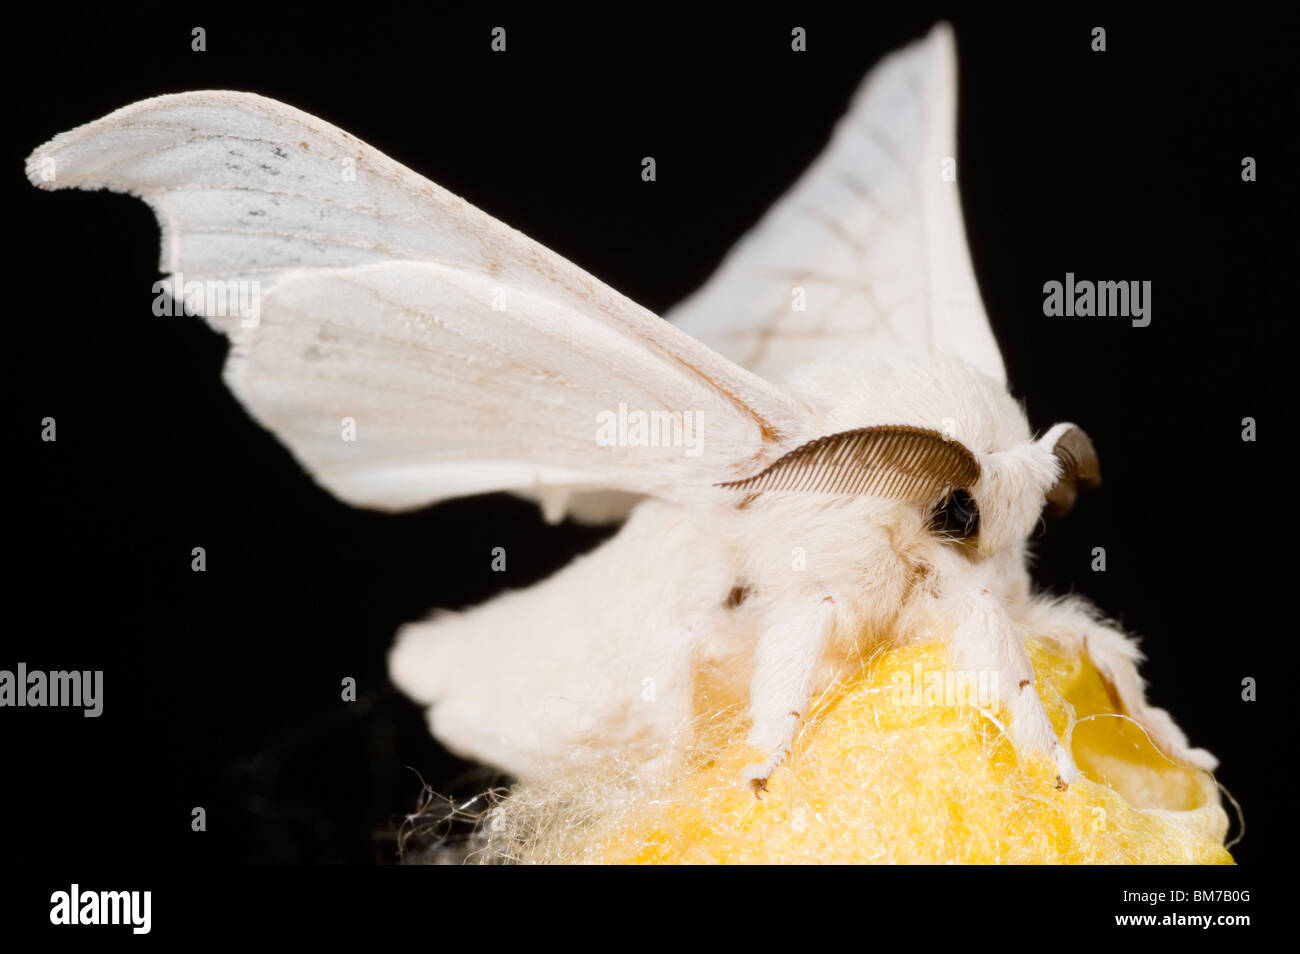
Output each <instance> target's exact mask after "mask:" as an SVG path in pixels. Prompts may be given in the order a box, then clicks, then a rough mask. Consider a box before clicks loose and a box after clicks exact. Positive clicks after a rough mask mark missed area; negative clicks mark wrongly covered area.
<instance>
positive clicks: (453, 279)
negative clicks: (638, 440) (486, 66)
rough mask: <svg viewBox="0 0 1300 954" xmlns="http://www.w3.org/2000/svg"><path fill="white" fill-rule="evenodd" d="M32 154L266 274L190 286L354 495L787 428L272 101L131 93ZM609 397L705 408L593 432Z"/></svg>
mask: <svg viewBox="0 0 1300 954" xmlns="http://www.w3.org/2000/svg"><path fill="white" fill-rule="evenodd" d="M27 168H28V175H29V177H30V178H31V180H32V182H33V183H35V184H36V185H38V186H41V187H43V188H70V187H78V188H86V189H96V188H107V189H113V190H117V191H124V192H130V193H132V194H135V195H138V196H140V197H141V198H143V199H144V200H145V201H147V202H148V203H149V204H150V205H151V206H152V207H153V208H154V210H155V212H156V213H157V215H158V218H159V221H160V223H161V225H162V231H163V243H162V268H163V270H164V271H165V272H168V273H171V274H172V275H174V276H178V278H177V279H176V280H177V284H178V285H179V284H180V279H179V276H182V275H183V281H184V283H185V285H186V286H187V287H188V286H189V283H191V282H195V283H207V286H206V287H207V288H208V289H211V288H212V287H214V286H215V287H220V288H226V287H227V286H226V285H224V284H222V283H230V282H253V281H256V282H258V283H259V286H258V291H259V292H260V294H259V296H258V298H257V302H258V304H259V305H260V314H259V315H252V314H251V313H250V314H243V313H242V312H241V311H240V310H239V309H236V308H232V307H230V305H229V304H228V303H227V305H225V306H224V307H223V306H222V305H221V303H220V302H219V301H217V300H216V299H213V300H211V301H207V302H206V304H205V305H204V306H203V311H204V313H205V315H206V316H207V317H208V318H209V320H210V321H211V323H212V324H213V325H214V326H216V327H217V328H219V329H220V330H221V331H223V332H224V333H225V334H227V335H228V336H229V337H230V339H231V341H232V349H231V356H230V359H229V361H228V363H227V368H226V380H227V382H228V383H229V384H230V386H231V388H232V389H233V390H234V392H235V393H236V394H237V395H238V396H239V398H240V399H241V400H242V401H243V403H244V405H245V406H246V407H247V409H248V410H249V412H250V413H251V414H252V415H253V416H254V417H255V418H257V419H258V420H259V421H261V422H262V423H263V424H264V425H266V426H267V427H268V428H269V429H270V430H271V431H272V432H273V433H275V434H276V435H277V436H278V437H279V438H280V439H281V440H282V441H283V442H284V443H285V444H287V445H288V446H289V448H290V449H291V450H292V451H293V453H294V454H295V456H296V457H297V458H298V459H299V460H300V461H301V462H302V464H303V465H304V466H305V467H306V468H307V470H308V471H309V472H310V473H311V474H312V475H313V476H314V477H315V478H316V479H317V480H318V481H319V482H320V483H321V484H323V485H324V486H325V487H326V488H328V489H329V490H331V491H332V492H334V493H335V494H337V495H338V496H339V497H341V498H342V499H344V500H346V501H348V502H349V503H353V504H357V505H361V506H369V507H376V508H381V509H400V508H407V507H414V506H419V505H422V504H425V503H430V502H433V501H436V500H441V499H445V498H448V497H454V496H459V495H464V494H474V493H481V492H487V491H494V490H510V489H519V488H524V489H528V488H531V489H532V491H533V492H537V491H539V490H545V491H548V492H550V491H563V492H567V491H569V490H572V489H574V488H578V489H602V488H603V489H614V490H620V491H630V492H633V493H665V494H669V495H671V494H672V492H674V491H676V490H679V489H682V488H686V489H689V488H690V487H692V486H695V485H703V486H707V485H708V484H710V483H712V482H716V481H717V480H719V478H721V479H727V478H734V477H737V476H741V475H742V474H743V473H746V472H749V471H750V470H752V469H753V464H754V462H755V461H756V460H760V459H768V458H770V457H771V453H772V450H773V448H774V447H775V445H776V444H777V443H779V442H780V441H781V440H782V438H783V437H785V436H786V435H788V434H789V433H791V432H792V431H797V430H798V429H799V427H800V421H801V418H800V415H799V412H798V410H797V409H796V408H795V407H794V406H793V405H792V404H791V402H790V401H789V399H787V398H786V397H785V396H783V395H782V394H781V393H780V392H779V391H777V390H776V389H775V388H773V387H772V386H771V385H769V384H767V383H766V382H764V381H763V380H761V379H759V378H758V377H756V376H754V375H753V374H751V373H749V372H747V371H744V370H743V369H741V368H739V367H737V366H736V365H734V364H732V363H731V362H729V361H727V360H726V359H724V358H722V357H720V356H719V355H717V354H716V353H714V352H713V351H711V350H710V349H708V348H707V347H704V346H702V345H701V344H699V343H698V342H696V341H694V340H693V339H691V338H690V337H689V336H688V335H686V334H685V333H683V332H681V331H680V330H678V329H677V328H674V327H673V326H671V325H669V324H668V323H667V322H665V321H663V320H662V319H660V318H658V317H656V316H655V315H653V314H651V313H650V312H648V311H646V310H645V309H643V308H641V307H639V306H637V305H636V304H634V303H633V302H631V301H629V300H628V299H626V298H624V297H623V296H622V295H620V294H618V293H617V292H615V291H613V290H612V289H610V288H608V287H606V286H605V285H603V284H601V283H600V282H599V281H597V280H596V279H594V278H592V277H591V276H590V275H588V274H587V273H585V272H583V271H582V270H581V269H579V268H577V267H576V266H574V265H573V264H571V263H570V262H568V261H566V260H565V259H563V258H561V257H560V256H558V255H556V254H554V253H552V252H551V251H549V250H548V249H546V248H544V247H543V246H541V245H539V244H537V243H536V242H533V241H531V240H530V239H528V238H527V237H526V236H524V235H522V234H520V233H519V232H517V231H515V230H513V229H511V228H509V227H507V226H505V225H502V224H501V223H499V222H497V221H496V220H494V219H492V218H491V217H490V216H488V215H486V214H484V213H483V212H481V211H479V210H478V209H476V208H474V207H473V206H471V205H469V204H468V203H466V202H465V201H463V200H461V199H459V198H457V197H455V196H453V195H451V194H450V193H448V192H446V191H445V190H443V189H441V188H439V187H438V186H436V185H434V184H433V183H432V182H429V181H428V180H426V179H424V178H422V177H420V176H418V175H416V174H415V173H413V172H411V171H410V170H408V169H406V168H405V167H403V166H402V165H400V164H398V163H396V162H394V161H393V160H391V159H389V158H387V157H386V156H384V155H382V154H381V153H379V152H378V151H377V150H375V149H373V148H371V147H369V146H367V145H365V144H364V143H362V142H361V141H359V140H357V139H356V138H355V137H353V136H350V135H348V134H347V133H345V132H343V131H342V130H339V129H337V128H335V127H333V126H331V125H329V124H328V123H325V122H323V121H321V120H319V119H316V118H315V117H312V116H309V115H308V114H306V113H303V112H301V111H300V110H297V109H294V108H292V107H289V106H285V105H284V104H282V103H278V102H276V101H274V100H270V99H266V98H264V97H260V96H256V95H252V94H248V93H234V92H195V93H182V94H178V95H171V96H162V97H158V98H156V99H149V100H144V101H142V102H139V103H135V104H134V105H131V106H127V107H125V108H123V109H120V110H118V111H116V112H114V113H112V114H110V115H108V116H106V117H104V118H102V119H100V120H97V121H96V122H93V123H90V124H88V125H86V126H82V127H79V128H78V129H74V130H72V131H71V132H67V133H64V134H62V135H60V136H57V137H55V139H54V140H52V141H51V142H50V143H48V144H46V145H45V146H43V147H41V148H40V149H38V150H36V152H35V153H33V154H32V156H31V157H30V158H29V159H28V165H27ZM196 287H200V288H203V287H204V286H196ZM229 287H230V290H231V291H232V292H234V291H235V290H236V289H235V286H229ZM244 287H245V288H246V287H247V286H244ZM236 297H237V296H236ZM214 303H215V304H214ZM254 319H256V323H254ZM620 405H622V406H623V407H625V408H626V409H627V410H628V411H629V412H632V413H633V414H635V413H646V414H649V413H652V412H690V413H692V414H694V415H697V419H698V420H699V421H700V422H702V423H701V428H702V430H701V433H702V437H703V446H702V448H701V452H700V454H699V456H698V457H692V456H689V455H688V454H686V453H684V448H683V447H682V446H677V447H658V448H655V447H636V446H626V442H625V443H624V446H618V445H617V444H616V445H615V446H603V445H602V443H601V442H600V441H599V440H598V436H599V435H598V415H600V414H602V413H609V414H612V415H615V416H618V413H619V410H620ZM345 419H347V420H345ZM625 433H626V431H624V432H623V434H620V435H618V436H620V437H622V436H624V435H625ZM350 437H355V439H349V438H350ZM679 443H682V442H679Z"/></svg>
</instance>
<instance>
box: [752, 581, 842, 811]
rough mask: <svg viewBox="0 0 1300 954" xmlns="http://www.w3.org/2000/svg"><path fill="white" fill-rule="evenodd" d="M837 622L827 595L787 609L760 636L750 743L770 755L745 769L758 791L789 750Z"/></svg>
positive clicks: (761, 789) (755, 667)
mask: <svg viewBox="0 0 1300 954" xmlns="http://www.w3.org/2000/svg"><path fill="white" fill-rule="evenodd" d="M834 624H835V601H834V600H833V599H832V598H831V597H829V596H828V597H826V598H825V599H822V600H820V601H818V602H816V603H812V604H811V605H809V604H802V605H799V606H796V607H793V608H791V609H789V610H787V611H786V612H785V613H783V614H782V615H780V616H779V617H777V619H776V620H775V621H774V622H773V623H772V624H771V625H770V626H768V627H767V628H766V629H764V630H763V632H762V633H761V635H760V636H759V638H758V648H757V651H756V654H755V660H754V677H753V680H752V681H751V682H750V686H749V715H750V719H751V720H752V721H751V726H750V730H749V743H750V744H751V745H753V746H756V747H757V748H758V749H760V750H761V751H763V752H764V753H766V757H765V758H764V759H763V760H762V761H761V762H755V763H754V764H752V765H750V766H748V767H746V769H745V771H744V772H743V773H742V778H743V779H744V780H745V781H746V782H748V783H749V784H750V785H751V786H752V787H753V789H754V794H755V795H757V794H758V793H759V792H760V791H765V790H766V789H767V779H768V777H769V776H770V775H771V774H772V772H774V771H775V770H776V769H777V767H778V766H780V764H781V763H782V762H784V761H785V758H786V756H788V755H789V754H790V747H791V746H792V745H793V744H794V736H795V733H796V732H797V731H798V730H799V726H800V724H802V722H803V719H804V717H805V716H807V714H808V697H809V696H810V695H811V693H812V681H813V673H814V672H815V670H816V668H817V663H818V661H819V660H820V659H821V657H822V653H823V652H824V651H825V649H826V640H827V638H828V637H829V636H830V633H831V629H832V627H833V626H834Z"/></svg>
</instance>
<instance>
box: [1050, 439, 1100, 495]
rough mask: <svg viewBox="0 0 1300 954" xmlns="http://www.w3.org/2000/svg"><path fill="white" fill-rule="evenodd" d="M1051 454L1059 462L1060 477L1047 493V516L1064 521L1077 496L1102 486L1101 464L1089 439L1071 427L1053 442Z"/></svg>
mask: <svg viewBox="0 0 1300 954" xmlns="http://www.w3.org/2000/svg"><path fill="white" fill-rule="evenodd" d="M1052 453H1053V454H1055V455H1056V457H1057V459H1058V460H1060V462H1061V476H1060V479H1058V480H1057V481H1056V483H1055V485H1053V487H1052V489H1051V490H1049V491H1048V492H1047V503H1048V512H1049V513H1050V514H1051V515H1052V516H1054V517H1064V516H1065V515H1066V514H1067V513H1069V512H1070V510H1071V509H1072V508H1073V507H1074V501H1075V500H1076V499H1077V498H1078V496H1079V494H1080V493H1082V492H1083V491H1085V490H1092V488H1094V487H1096V486H1097V485H1098V484H1100V483H1101V461H1100V460H1099V459H1098V458H1097V449H1096V448H1095V447H1093V446H1092V441H1091V440H1090V439H1089V438H1088V435H1087V434H1085V433H1084V432H1083V429H1082V428H1079V427H1075V426H1074V425H1073V424H1071V425H1070V426H1069V427H1068V428H1066V430H1065V431H1064V432H1062V434H1061V436H1060V437H1058V438H1057V439H1056V443H1055V444H1054V445H1052Z"/></svg>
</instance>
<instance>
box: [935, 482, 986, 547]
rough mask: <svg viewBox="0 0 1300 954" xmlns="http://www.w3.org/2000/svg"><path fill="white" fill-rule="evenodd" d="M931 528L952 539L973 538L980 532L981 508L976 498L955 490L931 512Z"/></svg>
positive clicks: (963, 539) (964, 539)
mask: <svg viewBox="0 0 1300 954" xmlns="http://www.w3.org/2000/svg"><path fill="white" fill-rule="evenodd" d="M930 528H931V529H932V530H934V532H935V533H937V534H939V535H940V536H943V537H947V538H948V539H950V540H962V541H966V540H971V539H974V538H975V537H976V536H977V535H978V534H979V532H980V509H979V507H978V506H976V504H975V498H973V497H972V496H971V495H970V494H968V493H966V491H964V490H954V491H953V492H952V493H950V494H949V495H948V496H947V498H946V499H945V500H944V501H943V503H941V504H939V506H937V507H935V508H934V512H933V513H931V514H930Z"/></svg>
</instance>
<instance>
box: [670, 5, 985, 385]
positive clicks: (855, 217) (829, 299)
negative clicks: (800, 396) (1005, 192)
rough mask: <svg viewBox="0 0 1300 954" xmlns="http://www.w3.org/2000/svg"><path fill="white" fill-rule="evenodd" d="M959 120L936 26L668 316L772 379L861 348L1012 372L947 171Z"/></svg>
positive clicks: (859, 101) (866, 89)
mask: <svg viewBox="0 0 1300 954" xmlns="http://www.w3.org/2000/svg"><path fill="white" fill-rule="evenodd" d="M956 121H957V120H956V56H955V53H954V49H953V40H952V33H951V30H950V29H949V28H948V27H947V25H946V24H941V25H939V26H937V27H935V28H934V29H933V30H932V31H931V32H930V35H929V36H928V37H927V38H926V39H924V40H922V41H919V42H917V43H914V44H912V45H911V46H909V47H907V48H906V49H903V50H901V51H899V52H897V53H894V54H892V55H891V56H889V57H888V58H887V59H885V60H884V61H883V62H882V63H881V64H880V65H879V66H878V67H877V68H876V69H875V70H873V71H872V73H871V74H870V75H869V76H868V77H867V79H866V81H865V82H864V84H863V86H862V88H861V89H860V90H859V91H858V92H857V93H856V94H855V96H854V99H853V103H852V105H851V106H850V108H849V112H848V114H847V115H846V116H845V117H844V118H843V119H842V120H841V121H840V123H839V126H838V127H837V128H836V130H835V133H834V136H833V137H832V139H831V143H830V145H829V146H828V147H827V149H826V150H825V152H823V153H822V155H821V156H820V157H819V158H818V159H817V161H816V162H815V163H814V164H813V165H812V166H811V167H810V168H809V169H808V171H807V172H806V173H804V175H803V177H802V178H800V179H799V181H798V182H797V183H796V184H795V185H794V186H793V187H792V188H791V189H790V191H789V192H788V193H787V194H786V195H785V196H784V197H782V198H781V199H780V200H779V201H778V202H777V203H776V204H775V205H774V206H772V208H771V209H770V210H769V211H768V212H767V213H766V214H765V215H764V217H763V218H762V220H761V221H760V222H759V223H758V225H757V226H755V227H754V228H753V230H751V231H750V232H749V233H748V234H747V235H746V236H745V237H744V238H743V239H742V240H741V241H740V242H739V243H738V244H737V245H736V247H735V248H733V249H732V250H731V252H730V253H729V254H728V255H727V257H726V259H725V260H724V261H723V263H722V265H721V266H720V267H719V269H718V270H717V272H716V273H715V274H714V275H713V276H712V277H711V278H710V279H709V281H708V282H707V283H706V284H705V285H704V286H703V287H702V288H701V289H700V290H699V291H697V292H696V293H695V294H694V295H692V296H691V297H690V298H688V299H686V300H685V301H684V302H682V303H681V304H679V305H677V306H676V307H675V308H674V309H673V310H672V311H670V312H669V313H668V316H667V317H668V318H669V319H670V320H672V321H673V322H674V323H676V324H677V325H678V326H679V327H681V328H682V329H684V330H685V331H687V332H689V333H690V334H691V335H692V336H694V337H696V338H698V339H699V340H701V341H703V342H705V343H706V344H708V345H709V346H710V347H712V348H714V349H715V350H717V351H718V352H719V353H721V354H723V355H725V356H727V357H729V358H731V359H732V360H733V361H735V362H737V363H738V364H742V365H744V366H745V367H747V368H749V369H750V370H752V371H755V372H757V373H758V374H760V375H762V376H764V377H766V378H769V379H772V380H777V379H780V378H781V377H782V376H783V375H784V374H785V373H786V372H787V371H789V370H790V369H792V368H794V367H797V366H799V365H801V364H805V363H809V362H814V361H818V360H822V359H825V358H833V357H835V356H837V355H839V354H843V353H844V351H845V350H846V349H851V348H858V347H861V346H864V345H865V346H868V347H872V348H876V349H879V350H882V351H883V350H886V349H888V350H895V349H900V348H901V349H906V350H915V351H924V352H934V351H945V352H949V353H952V354H955V355H957V356H958V357H960V358H962V359H964V360H965V361H966V362H967V363H969V364H971V365H973V366H974V367H975V368H977V369H979V370H980V371H983V372H984V373H985V374H988V375H989V376H991V377H993V378H994V379H995V380H998V381H1005V379H1006V374H1005V371H1004V370H1003V366H1002V358H1001V356H1000V354H999V352H998V347H997V342H996V340H995V339H994V337H993V333H992V331H991V330H990V328H989V323H988V318H987V316H986V314H985V311H984V307H983V304H982V302H981V300H980V295H979V288H978V286H977V285H976V283H975V276H974V272H973V270H972V268H971V262H970V255H969V252H968V250H967V247H966V234H965V229H964V227H963V225H962V215H961V201H960V198H959V194H958V191H957V182H956V181H955V179H953V178H952V176H951V175H946V174H945V173H954V172H955V169H956V166H955V160H956V143H955V139H956ZM800 296H801V297H802V300H800ZM801 305H802V306H804V310H800V308H799V306H801Z"/></svg>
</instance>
